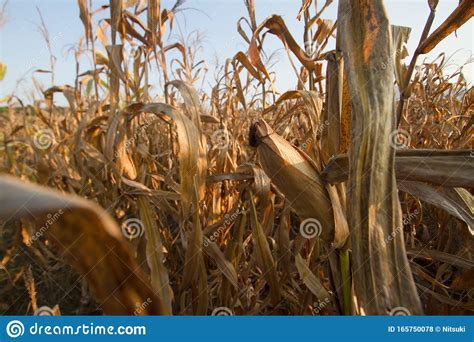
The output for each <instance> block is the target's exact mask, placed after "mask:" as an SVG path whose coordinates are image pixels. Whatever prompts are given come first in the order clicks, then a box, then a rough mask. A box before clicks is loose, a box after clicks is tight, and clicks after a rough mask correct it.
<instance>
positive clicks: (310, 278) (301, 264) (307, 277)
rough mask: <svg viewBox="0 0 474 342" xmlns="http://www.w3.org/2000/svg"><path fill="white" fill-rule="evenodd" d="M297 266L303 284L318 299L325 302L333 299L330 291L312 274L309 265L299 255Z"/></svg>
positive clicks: (296, 259) (296, 258) (296, 261)
mask: <svg viewBox="0 0 474 342" xmlns="http://www.w3.org/2000/svg"><path fill="white" fill-rule="evenodd" d="M295 265H296V269H297V270H298V274H299V275H300V278H301V280H303V283H304V284H305V285H306V286H307V287H308V289H309V290H310V291H311V292H312V293H313V294H314V295H315V296H316V298H318V299H319V300H321V301H324V300H326V299H330V298H331V297H332V296H331V295H330V294H329V292H328V290H326V289H325V288H324V286H323V285H322V284H321V281H320V280H319V279H318V278H317V277H316V276H315V275H314V273H313V272H311V270H310V269H309V267H308V265H307V264H306V261H305V260H304V259H303V257H302V256H301V255H300V254H297V255H296V257H295Z"/></svg>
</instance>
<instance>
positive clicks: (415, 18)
mask: <svg viewBox="0 0 474 342" xmlns="http://www.w3.org/2000/svg"><path fill="white" fill-rule="evenodd" d="M3 1H4V0H0V3H2V2H3ZM320 2H321V3H322V1H320ZM106 3H108V1H104V0H102V1H99V0H94V1H93V4H94V7H95V8H97V7H99V6H100V5H102V4H106ZM300 3H301V2H300V1H291V0H256V1H255V7H256V15H257V22H258V23H260V22H261V21H262V20H263V19H265V18H266V17H267V16H269V15H271V14H279V15H281V16H282V17H283V19H284V20H285V22H286V24H287V26H288V28H289V30H290V32H291V33H292V34H293V36H294V37H295V39H296V40H297V41H298V43H300V44H301V42H302V40H303V39H302V37H303V24H302V23H301V22H299V21H297V20H296V15H297V12H298V9H299V5H300ZM457 3H458V1H457V0H452V1H440V3H439V5H438V10H437V15H436V19H435V22H434V24H433V28H436V27H437V26H438V25H439V24H440V23H441V22H442V21H443V20H444V19H445V18H446V17H447V16H448V15H449V14H450V13H451V11H452V10H453V9H454V8H455V7H456V5H457ZM172 4H174V1H162V6H164V7H171V6H172ZM385 4H386V8H387V12H388V13H389V16H390V20H391V23H392V24H395V25H402V26H409V27H411V28H412V32H411V35H410V40H409V43H408V48H409V51H410V53H411V52H413V50H414V48H415V47H416V45H417V44H418V40H419V37H420V35H421V31H422V29H423V26H424V23H425V21H426V18H427V16H428V14H429V8H428V5H427V1H425V0H389V1H385ZM36 6H38V8H39V9H40V10H41V12H42V14H43V17H44V19H45V22H46V24H47V27H48V30H49V33H50V36H51V38H52V41H53V53H54V55H55V56H56V58H57V62H56V84H57V85H62V84H70V85H72V84H73V79H74V74H75V65H74V56H73V54H72V53H68V48H69V47H71V46H72V44H75V43H77V42H78V40H79V38H80V36H81V35H82V34H83V26H82V22H81V21H80V19H79V10H78V7H77V2H76V1H75V0H10V1H9V3H8V6H7V14H6V15H7V17H6V20H7V22H6V24H5V26H3V27H2V28H0V61H2V62H3V63H5V64H6V65H7V68H8V70H7V75H6V77H5V79H4V80H3V81H2V82H1V83H0V98H2V97H3V96H6V95H10V94H11V93H12V91H13V90H14V89H15V88H16V85H17V82H18V81H19V80H20V79H21V78H22V77H24V79H25V81H23V82H21V83H20V86H19V88H17V91H16V94H17V95H19V96H20V97H27V96H26V94H28V89H31V88H32V81H31V76H32V73H31V70H33V69H49V54H48V51H47V48H46V44H45V42H44V40H43V39H42V37H41V34H40V32H39V30H38V28H37V26H38V24H39V22H40V19H39V16H38V13H37V10H36ZM183 7H184V8H187V9H188V10H186V11H184V12H181V13H180V14H178V15H177V17H176V21H175V25H176V27H175V28H176V29H175V31H174V34H175V35H178V34H179V33H181V34H182V35H183V36H186V34H188V33H190V32H192V31H194V30H198V31H199V32H200V33H201V34H203V36H204V39H203V49H202V51H201V52H202V57H203V58H204V59H206V60H207V62H208V65H209V69H210V73H209V76H211V77H210V78H209V81H212V74H213V72H212V71H213V69H214V68H215V66H216V63H215V56H218V57H219V62H220V63H223V62H224V61H225V58H228V57H232V56H233V55H234V54H235V53H236V52H237V51H239V50H242V51H244V52H246V51H247V45H246V44H245V42H244V40H243V39H242V38H241V37H240V35H239V34H238V33H237V30H236V27H237V24H236V23H237V20H238V19H239V18H240V17H242V16H246V8H245V6H244V4H243V1H242V0H188V1H186V3H185V5H184V6H183ZM336 12H337V1H334V3H333V4H332V5H331V7H330V9H329V10H327V11H326V14H325V16H323V18H327V19H334V18H335V17H336ZM473 25H474V24H473V20H470V21H469V22H468V23H467V24H466V25H464V26H463V27H462V28H461V29H459V30H458V31H457V36H456V35H454V34H452V35H451V36H450V37H449V38H447V39H446V40H444V41H443V42H442V43H441V44H439V45H438V47H437V48H436V49H434V50H433V51H432V52H431V53H430V54H429V55H427V56H422V57H421V59H420V60H422V59H424V58H428V60H432V59H433V58H434V57H436V56H437V55H438V54H439V53H441V52H445V53H446V55H447V56H451V55H453V56H452V57H451V60H450V64H451V67H450V70H453V69H454V68H456V67H457V66H458V65H461V64H464V63H465V62H466V61H468V60H469V59H471V60H472V50H473V44H474V39H473V31H474V30H473V28H474V27H473ZM264 47H265V50H266V51H267V53H271V52H272V51H278V52H277V56H278V62H277V63H276V65H275V66H274V69H273V70H274V71H276V74H277V82H276V88H277V90H279V91H281V92H283V91H285V90H287V89H292V88H294V87H295V84H296V77H295V75H294V72H293V70H292V69H291V67H290V64H289V62H288V57H287V55H286V53H285V51H284V50H283V49H282V44H281V43H280V41H279V40H278V39H277V38H275V37H274V36H271V35H268V36H267V38H266V40H265V45H264ZM293 60H294V62H295V63H296V64H297V65H299V64H298V61H297V60H296V59H295V58H293ZM407 60H408V59H407ZM88 68H89V67H83V69H82V70H83V71H85V70H87V69H88ZM28 71H29V72H28ZM464 73H465V76H466V78H467V79H468V80H469V81H470V82H472V80H473V78H474V72H473V64H472V63H471V64H470V65H468V66H466V67H465V69H464ZM35 77H36V78H37V79H38V80H39V81H40V82H41V83H42V84H43V85H44V86H45V87H49V86H50V76H49V75H48V74H38V73H36V74H35Z"/></svg>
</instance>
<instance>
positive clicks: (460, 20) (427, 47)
mask: <svg viewBox="0 0 474 342" xmlns="http://www.w3.org/2000/svg"><path fill="white" fill-rule="evenodd" d="M473 15H474V2H473V1H472V0H461V1H460V3H459V5H458V7H456V9H455V10H454V11H453V13H451V15H450V16H449V17H448V18H447V19H446V20H445V21H444V22H443V23H442V24H441V25H440V26H439V27H438V28H437V29H436V30H435V31H434V32H433V33H432V34H430V35H429V36H428V38H426V39H425V40H424V41H423V42H422V43H421V44H420V46H419V47H418V49H417V51H418V52H419V53H422V54H423V53H428V52H430V51H431V50H433V49H434V48H435V46H436V45H438V44H439V43H440V42H441V41H442V40H443V39H444V38H446V37H447V36H449V35H450V34H451V33H452V32H454V31H456V30H457V29H458V28H460V27H461V26H462V25H463V24H464V23H465V22H467V21H468V20H469V19H471V18H472V16H473Z"/></svg>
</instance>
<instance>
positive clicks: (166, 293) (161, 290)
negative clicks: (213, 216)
mask: <svg viewBox="0 0 474 342" xmlns="http://www.w3.org/2000/svg"><path fill="white" fill-rule="evenodd" d="M138 208H139V210H140V219H141V221H142V223H143V228H144V230H145V237H146V240H147V244H146V260H147V262H148V266H149V267H150V270H151V274H150V277H151V286H152V287H153V290H154V291H155V293H156V294H157V295H158V296H159V297H160V298H161V299H162V302H163V309H164V312H163V314H164V315H171V314H172V313H173V311H172V307H171V299H172V296H173V291H172V290H171V287H170V282H169V276H168V270H167V269H166V267H165V265H164V256H163V243H162V241H161V236H160V230H159V229H158V226H157V224H156V220H155V218H154V215H153V209H152V207H151V206H150V203H149V202H148V199H147V198H146V197H145V196H139V197H138Z"/></svg>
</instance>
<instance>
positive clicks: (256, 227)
mask: <svg viewBox="0 0 474 342" xmlns="http://www.w3.org/2000/svg"><path fill="white" fill-rule="evenodd" d="M250 210H251V211H250V218H251V223H252V241H253V243H254V245H255V247H254V248H255V254H256V261H257V264H258V266H259V267H260V269H261V271H262V274H263V276H264V277H265V279H266V281H267V283H268V285H269V286H270V295H271V298H272V302H273V303H274V304H277V303H278V302H279V301H280V298H281V294H280V283H279V281H278V274H277V271H276V265H275V261H274V260H273V256H272V253H271V251H270V246H269V245H268V241H267V237H266V236H265V233H264V232H263V229H262V226H261V225H260V222H259V221H258V215H257V210H256V209H255V203H254V199H253V196H252V194H250Z"/></svg>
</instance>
